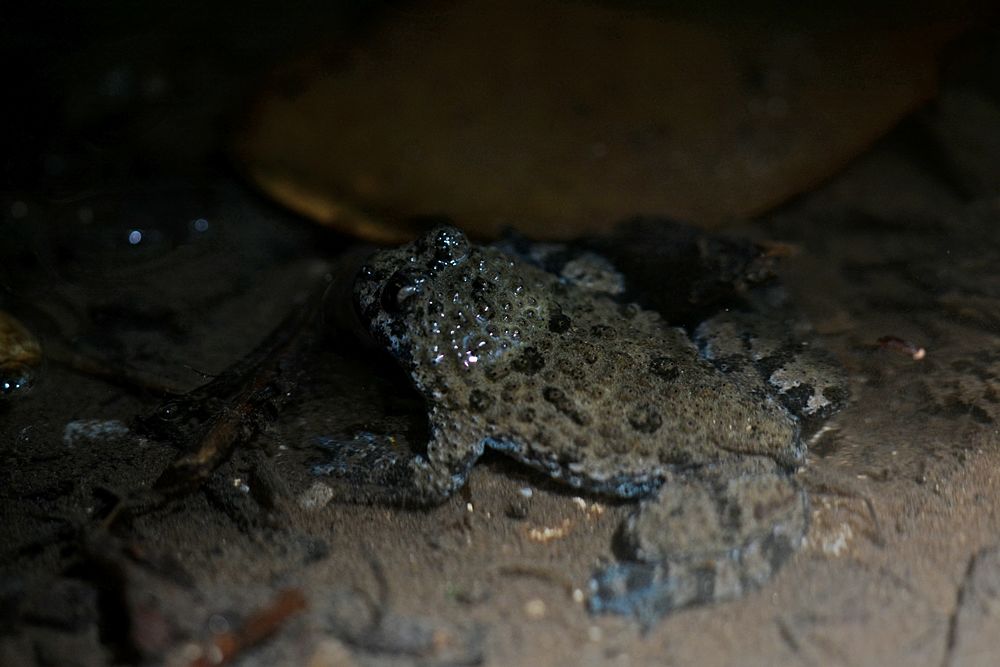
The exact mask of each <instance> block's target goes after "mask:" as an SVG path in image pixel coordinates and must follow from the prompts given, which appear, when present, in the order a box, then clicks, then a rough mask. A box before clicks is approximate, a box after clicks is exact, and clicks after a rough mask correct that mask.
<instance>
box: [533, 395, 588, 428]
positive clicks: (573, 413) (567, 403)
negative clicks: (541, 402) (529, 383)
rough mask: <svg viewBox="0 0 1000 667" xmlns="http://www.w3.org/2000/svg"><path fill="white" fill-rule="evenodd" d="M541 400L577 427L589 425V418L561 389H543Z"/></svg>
mask: <svg viewBox="0 0 1000 667" xmlns="http://www.w3.org/2000/svg"><path fill="white" fill-rule="evenodd" d="M542 398H544V399H545V400H546V401H548V402H549V403H551V404H552V405H553V406H555V408H556V410H558V411H559V412H561V413H563V414H564V415H566V416H567V417H569V418H570V419H572V420H573V421H574V422H575V423H577V424H578V425H580V426H585V425H587V424H589V423H590V417H588V416H587V415H585V414H584V413H583V412H581V411H580V410H579V409H578V408H577V407H576V405H575V404H574V403H573V399H571V398H570V397H569V396H567V395H566V392H564V391H563V390H562V389H559V388H558V387H545V388H544V389H543V390H542Z"/></svg>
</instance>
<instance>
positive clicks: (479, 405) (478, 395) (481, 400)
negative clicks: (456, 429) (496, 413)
mask: <svg viewBox="0 0 1000 667" xmlns="http://www.w3.org/2000/svg"><path fill="white" fill-rule="evenodd" d="M492 404H493V397H492V396H490V395H489V394H487V393H486V392H485V391H482V390H479V389H473V390H472V391H471V392H469V409H470V410H472V411H473V412H483V411H484V410H486V409H487V408H488V407H490V406H491V405H492Z"/></svg>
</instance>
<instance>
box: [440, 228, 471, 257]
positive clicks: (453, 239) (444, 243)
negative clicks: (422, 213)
mask: <svg viewBox="0 0 1000 667" xmlns="http://www.w3.org/2000/svg"><path fill="white" fill-rule="evenodd" d="M433 248H434V259H436V260H437V261H439V262H441V263H443V264H458V263H459V262H461V261H462V260H464V259H465V258H466V257H468V255H469V239H468V238H466V236H465V234H463V233H462V232H461V231H460V230H458V229H456V228H454V227H443V228H441V229H439V230H438V231H437V232H435V233H434V240H433Z"/></svg>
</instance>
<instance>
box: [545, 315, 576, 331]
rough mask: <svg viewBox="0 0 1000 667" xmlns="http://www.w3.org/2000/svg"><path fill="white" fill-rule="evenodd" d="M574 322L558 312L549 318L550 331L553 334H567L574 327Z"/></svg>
mask: <svg viewBox="0 0 1000 667" xmlns="http://www.w3.org/2000/svg"><path fill="white" fill-rule="evenodd" d="M572 324H573V321H572V320H570V319H569V318H568V317H567V316H566V315H565V314H564V313H563V312H562V311H557V312H556V313H555V314H554V315H553V316H552V317H550V318H549V331H551V332H552V333H566V332H567V331H569V328H570V327H571V326H572Z"/></svg>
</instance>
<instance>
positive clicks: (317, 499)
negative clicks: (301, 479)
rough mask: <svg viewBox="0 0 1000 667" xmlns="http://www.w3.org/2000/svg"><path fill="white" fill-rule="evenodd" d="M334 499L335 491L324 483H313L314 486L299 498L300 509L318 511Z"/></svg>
mask: <svg viewBox="0 0 1000 667" xmlns="http://www.w3.org/2000/svg"><path fill="white" fill-rule="evenodd" d="M332 499H333V489H332V488H330V487H329V486H328V485H326V484H324V483H323V482H313V484H312V486H310V487H309V488H308V489H306V490H305V491H303V492H302V495H300V496H299V507H301V508H302V509H304V510H318V509H322V508H324V507H326V506H327V504H329V502H330V501H331V500H332Z"/></svg>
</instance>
